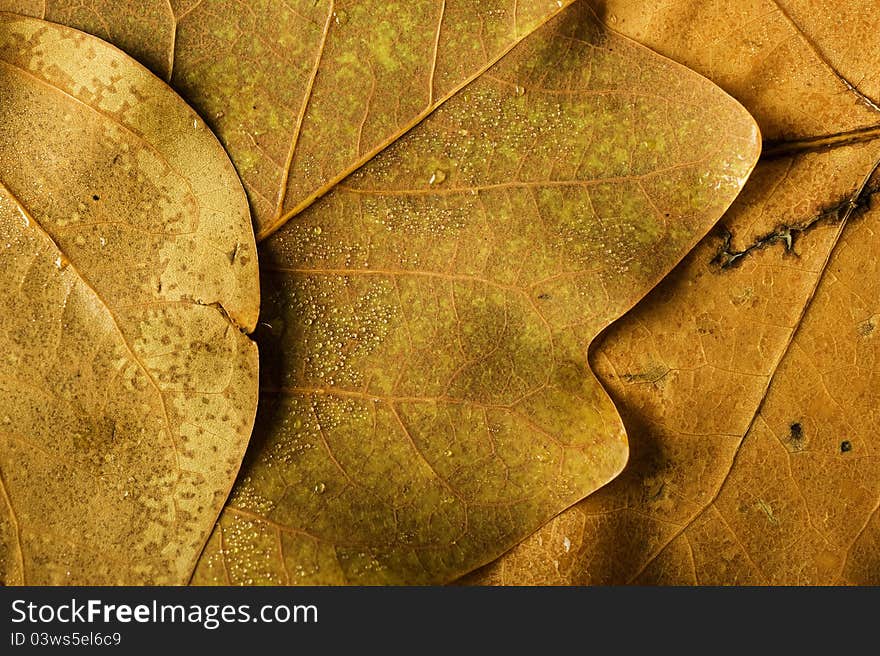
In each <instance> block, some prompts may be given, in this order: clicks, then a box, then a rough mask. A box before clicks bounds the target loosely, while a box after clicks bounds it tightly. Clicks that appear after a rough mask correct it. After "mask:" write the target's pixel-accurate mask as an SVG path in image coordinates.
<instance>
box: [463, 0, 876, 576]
mask: <svg viewBox="0 0 880 656" xmlns="http://www.w3.org/2000/svg"><path fill="white" fill-rule="evenodd" d="M603 4H604V5H605V7H606V10H607V12H608V13H607V15H606V20H607V21H608V23H609V25H611V26H612V27H614V28H616V29H619V30H621V31H623V32H625V33H626V34H629V35H631V36H634V37H636V38H638V39H640V40H642V41H644V42H645V43H647V44H648V45H650V46H652V47H654V48H656V49H657V50H658V51H660V52H662V53H664V54H667V55H669V56H671V57H673V58H675V59H677V60H679V61H682V62H684V63H686V64H687V65H689V66H692V67H694V68H695V69H696V70H698V71H701V72H703V73H705V74H707V75H709V76H710V77H711V78H712V79H713V80H715V81H717V82H719V83H720V84H722V86H724V87H725V88H726V89H727V90H728V91H730V92H731V93H732V94H733V95H734V96H736V97H737V98H739V99H740V100H741V101H743V103H744V104H745V105H746V106H747V107H748V108H749V109H750V111H752V112H753V114H754V115H755V116H756V117H757V118H758V121H759V124H760V125H761V128H762V131H763V133H764V136H765V138H767V139H768V140H769V143H768V148H767V151H766V152H767V155H768V157H767V158H766V160H765V161H763V162H762V163H761V164H760V165H759V166H758V168H757V169H756V171H755V173H754V174H753V176H752V178H751V179H750V181H749V183H748V185H747V186H746V189H745V191H744V192H743V195H742V196H741V197H740V198H739V199H738V200H737V202H736V204H735V205H734V207H733V208H732V209H731V210H730V212H728V214H727V215H726V216H725V218H724V219H723V220H722V229H721V230H719V231H718V232H717V234H715V235H713V236H710V237H708V238H707V239H705V240H704V241H703V243H702V244H700V246H698V247H697V248H696V249H695V251H694V252H693V253H692V254H691V255H690V256H689V257H688V258H687V259H686V261H685V262H684V263H683V264H682V265H681V266H680V267H679V268H678V269H677V270H676V271H675V272H674V273H673V274H672V275H671V276H670V277H669V278H668V279H667V280H666V281H664V283H662V284H661V285H660V286H659V287H658V288H657V289H656V290H654V292H652V294H651V295H650V296H649V297H648V298H647V299H645V301H644V302H643V303H641V304H639V305H638V306H637V307H636V308H635V309H634V310H633V311H632V312H631V313H630V314H628V315H627V316H626V317H625V318H624V319H623V320H622V321H621V322H619V323H618V324H616V325H615V326H613V327H612V329H611V330H610V331H609V332H608V333H607V335H605V336H604V338H603V339H602V341H601V342H600V343H599V344H598V345H597V346H596V348H595V349H594V353H593V363H594V365H595V367H596V369H597V371H598V372H599V375H600V378H601V379H602V381H603V382H604V383H605V384H606V385H607V386H608V388H609V390H610V392H611V395H612V397H613V398H614V400H615V402H616V403H617V405H618V407H619V408H620V410H621V414H622V416H623V419H624V423H625V425H626V427H627V433H628V435H629V438H630V444H631V448H632V459H631V462H630V465H629V467H628V468H627V470H626V472H625V473H624V474H623V475H622V476H621V477H620V478H619V479H617V480H616V481H615V482H614V483H612V484H611V485H609V486H608V487H606V488H605V489H603V490H602V491H600V492H599V493H598V494H596V495H594V496H593V497H591V498H589V499H587V500H585V501H584V502H582V503H580V504H578V505H577V506H575V507H574V508H572V509H571V510H569V511H567V512H565V513H563V514H562V515H560V516H559V517H558V518H557V519H555V520H554V521H553V522H551V523H550V524H549V525H548V526H546V527H545V528H543V529H542V530H541V531H539V532H538V533H537V534H536V535H534V536H533V537H531V538H529V539H528V540H527V541H525V542H524V543H523V544H522V545H520V546H519V547H517V548H516V549H515V550H514V551H513V552H511V553H510V554H508V555H506V556H505V557H503V558H502V559H500V560H499V561H498V562H496V563H493V564H492V565H491V566H490V567H489V568H486V569H485V570H483V571H481V572H479V573H477V574H476V575H474V576H472V577H469V579H468V581H469V582H478V583H622V582H637V583H666V584H693V583H700V584H733V583H775V584H779V583H788V584H824V583H840V582H847V583H860V584H865V583H873V584H877V583H878V578H877V573H878V572H880V566H878V565H880V517H878V512H877V509H878V500H880V469H878V459H877V448H878V446H877V445H878V442H877V435H878V432H880V430H878V429H880V426H878V421H880V417H878V416H877V407H878V397H877V392H876V388H877V382H876V381H877V362H878V346H877V342H876V339H875V338H874V335H875V325H876V323H877V317H878V316H880V308H878V304H877V298H878V297H880V289H878V287H880V270H878V265H877V263H876V257H875V255H874V252H875V251H876V249H877V237H876V220H877V218H878V216H880V214H878V210H877V207H876V203H875V202H872V197H873V195H874V194H876V192H877V191H878V190H880V179H878V176H877V174H876V172H875V171H876V166H877V162H878V159H880V141H878V140H877V137H878V136H880V107H878V103H877V98H878V95H880V78H878V75H877V69H876V65H875V64H876V61H877V56H878V54H880V38H877V35H878V34H880V30H878V28H880V23H878V15H877V12H876V2H873V1H872V0H847V1H846V2H834V3H830V2H824V1H821V0H779V1H778V2H772V1H766V0H748V1H747V2H742V3H739V2H738V3H729V2H721V1H720V0H718V1H715V0H712V1H708V2H706V1H696V0H693V1H677V2H672V1H669V2H657V3H651V5H650V7H648V6H647V5H646V4H645V3H633V2H624V1H623V0H609V1H608V2H605V3H603ZM684 25H687V26H688V27H687V29H683V26H684ZM853 35H858V38H854V37H853ZM872 172H875V173H874V174H873V177H871V173H872Z"/></svg>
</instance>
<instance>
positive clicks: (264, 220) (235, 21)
mask: <svg viewBox="0 0 880 656" xmlns="http://www.w3.org/2000/svg"><path fill="white" fill-rule="evenodd" d="M571 2H572V0H564V1H563V0H529V1H528V2H519V1H517V0H481V1H480V2H479V3H475V2H473V1H472V0H400V1H397V2H389V1H388V0H359V1H358V2H341V1H334V0H288V1H287V2H276V1H274V0H252V1H249V2H241V1H239V0H216V1H212V2H201V1H200V0H173V1H171V2H169V1H168V0H149V1H146V2H145V1H144V0H45V1H44V0H39V1H38V2H34V1H33V0H0V10H2V9H7V10H10V11H17V12H20V13H29V14H31V15H35V16H39V17H43V18H45V19H47V20H50V21H53V22H58V23H63V24H66V25H70V26H71V27H76V28H78V29H81V30H84V31H86V32H89V33H91V34H94V35H96V36H99V37H101V38H103V39H106V40H108V41H110V42H111V43H114V44H116V45H117V46H119V47H120V48H122V49H123V50H125V51H126V52H127V53H128V54H130V55H132V56H133V57H135V58H136V59H138V60H139V61H141V62H142V63H144V64H145V65H147V66H148V67H150V68H151V69H152V70H153V71H154V72H155V73H156V74H157V75H159V76H160V77H163V78H164V79H166V80H168V81H169V83H170V84H171V86H172V87H174V88H175V89H176V90H177V91H178V92H179V93H180V94H181V95H182V96H183V97H184V98H185V99H186V100H187V101H188V102H189V103H190V104H191V105H192V106H193V107H195V109H196V110H197V111H198V112H199V113H200V114H201V116H202V117H203V118H204V119H205V121H207V123H208V125H209V126H210V127H211V128H212V129H213V130H214V132H215V133H216V134H217V135H218V136H219V137H220V140H221V141H222V142H223V145H224V146H225V147H226V149H227V151H228V152H229V154H230V157H231V158H232V161H233V162H234V163H235V166H236V168H237V170H238V173H239V175H240V176H241V178H242V181H243V182H244V185H245V188H246V189H247V192H248V197H249V199H250V202H251V207H252V209H253V213H254V221H255V225H256V227H257V232H258V237H259V238H262V237H264V236H266V235H268V234H269V233H270V232H272V231H273V230H275V229H277V228H278V227H280V225H282V224H283V223H284V222H285V221H286V220H287V219H288V218H289V217H290V216H292V215H293V214H295V213H297V212H299V211H300V210H301V209H303V208H304V207H306V206H308V205H309V204H311V202H313V201H314V199H315V198H316V197H318V196H319V195H321V194H323V193H325V192H326V191H328V190H329V189H330V188H331V187H332V186H333V185H334V184H335V183H336V182H339V181H340V180H341V179H342V178H343V177H345V176H346V175H347V174H348V173H350V172H351V171H353V170H354V169H356V168H357V167H358V166H360V165H361V164H363V163H364V162H366V161H367V160H369V159H370V158H371V157H372V156H373V155H375V154H376V153H377V152H378V151H380V150H381V149H382V148H384V147H385V146H387V145H388V144H389V143H391V142H393V141H394V140H395V139H396V138H397V137H399V136H400V135H401V134H403V133H404V132H406V131H407V130H408V129H409V128H411V127H412V126H413V125H415V124H416V123H418V122H419V121H420V120H421V119H422V118H424V117H425V116H427V115H428V114H429V113H430V112H431V111H432V110H433V109H434V108H435V107H437V106H438V104H440V103H441V102H442V101H443V100H444V99H445V98H448V97H449V96H450V95H452V94H453V93H455V92H456V91H457V90H458V89H460V88H461V87H462V86H463V85H464V84H466V83H467V82H468V81H470V80H472V79H473V78H474V77H476V76H477V75H479V74H480V73H482V72H483V71H484V70H486V68H488V67H489V66H491V65H492V64H493V63H494V62H496V61H497V60H498V59H499V58H500V57H501V56H502V55H504V53H506V52H507V51H509V50H510V48H512V47H513V46H514V45H516V44H517V43H518V42H519V41H520V40H521V39H523V38H524V37H525V36H527V35H528V34H529V33H530V32H532V31H533V30H534V29H536V28H537V27H538V26H539V25H541V24H542V23H543V22H545V21H546V20H547V19H548V18H550V17H551V16H552V15H554V14H555V13H557V12H559V11H560V9H561V8H562V7H565V6H566V5H568V4H570V3H571Z"/></svg>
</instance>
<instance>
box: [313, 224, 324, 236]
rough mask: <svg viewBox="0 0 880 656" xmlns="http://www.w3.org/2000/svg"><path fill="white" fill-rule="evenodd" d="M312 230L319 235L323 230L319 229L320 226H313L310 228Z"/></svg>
mask: <svg viewBox="0 0 880 656" xmlns="http://www.w3.org/2000/svg"><path fill="white" fill-rule="evenodd" d="M312 232H314V233H315V234H316V235H320V234H321V233H322V232H323V230H321V226H315V227H314V228H312Z"/></svg>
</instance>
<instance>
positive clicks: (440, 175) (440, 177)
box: [428, 169, 446, 185]
mask: <svg viewBox="0 0 880 656" xmlns="http://www.w3.org/2000/svg"><path fill="white" fill-rule="evenodd" d="M444 180H446V171H444V170H443V169H435V170H434V172H433V173H432V174H431V177H430V179H429V180H428V184H429V185H439V184H443V181H444Z"/></svg>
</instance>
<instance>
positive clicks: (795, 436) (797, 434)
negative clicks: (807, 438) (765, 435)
mask: <svg viewBox="0 0 880 656" xmlns="http://www.w3.org/2000/svg"><path fill="white" fill-rule="evenodd" d="M788 431H789V433H788V434H789V437H791V439H792V440H795V441H797V442H800V441H801V440H802V439H804V427H803V426H801V423H800V422H799V421H795V422H793V423H792V424H791V425H790V426H789V427H788Z"/></svg>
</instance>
